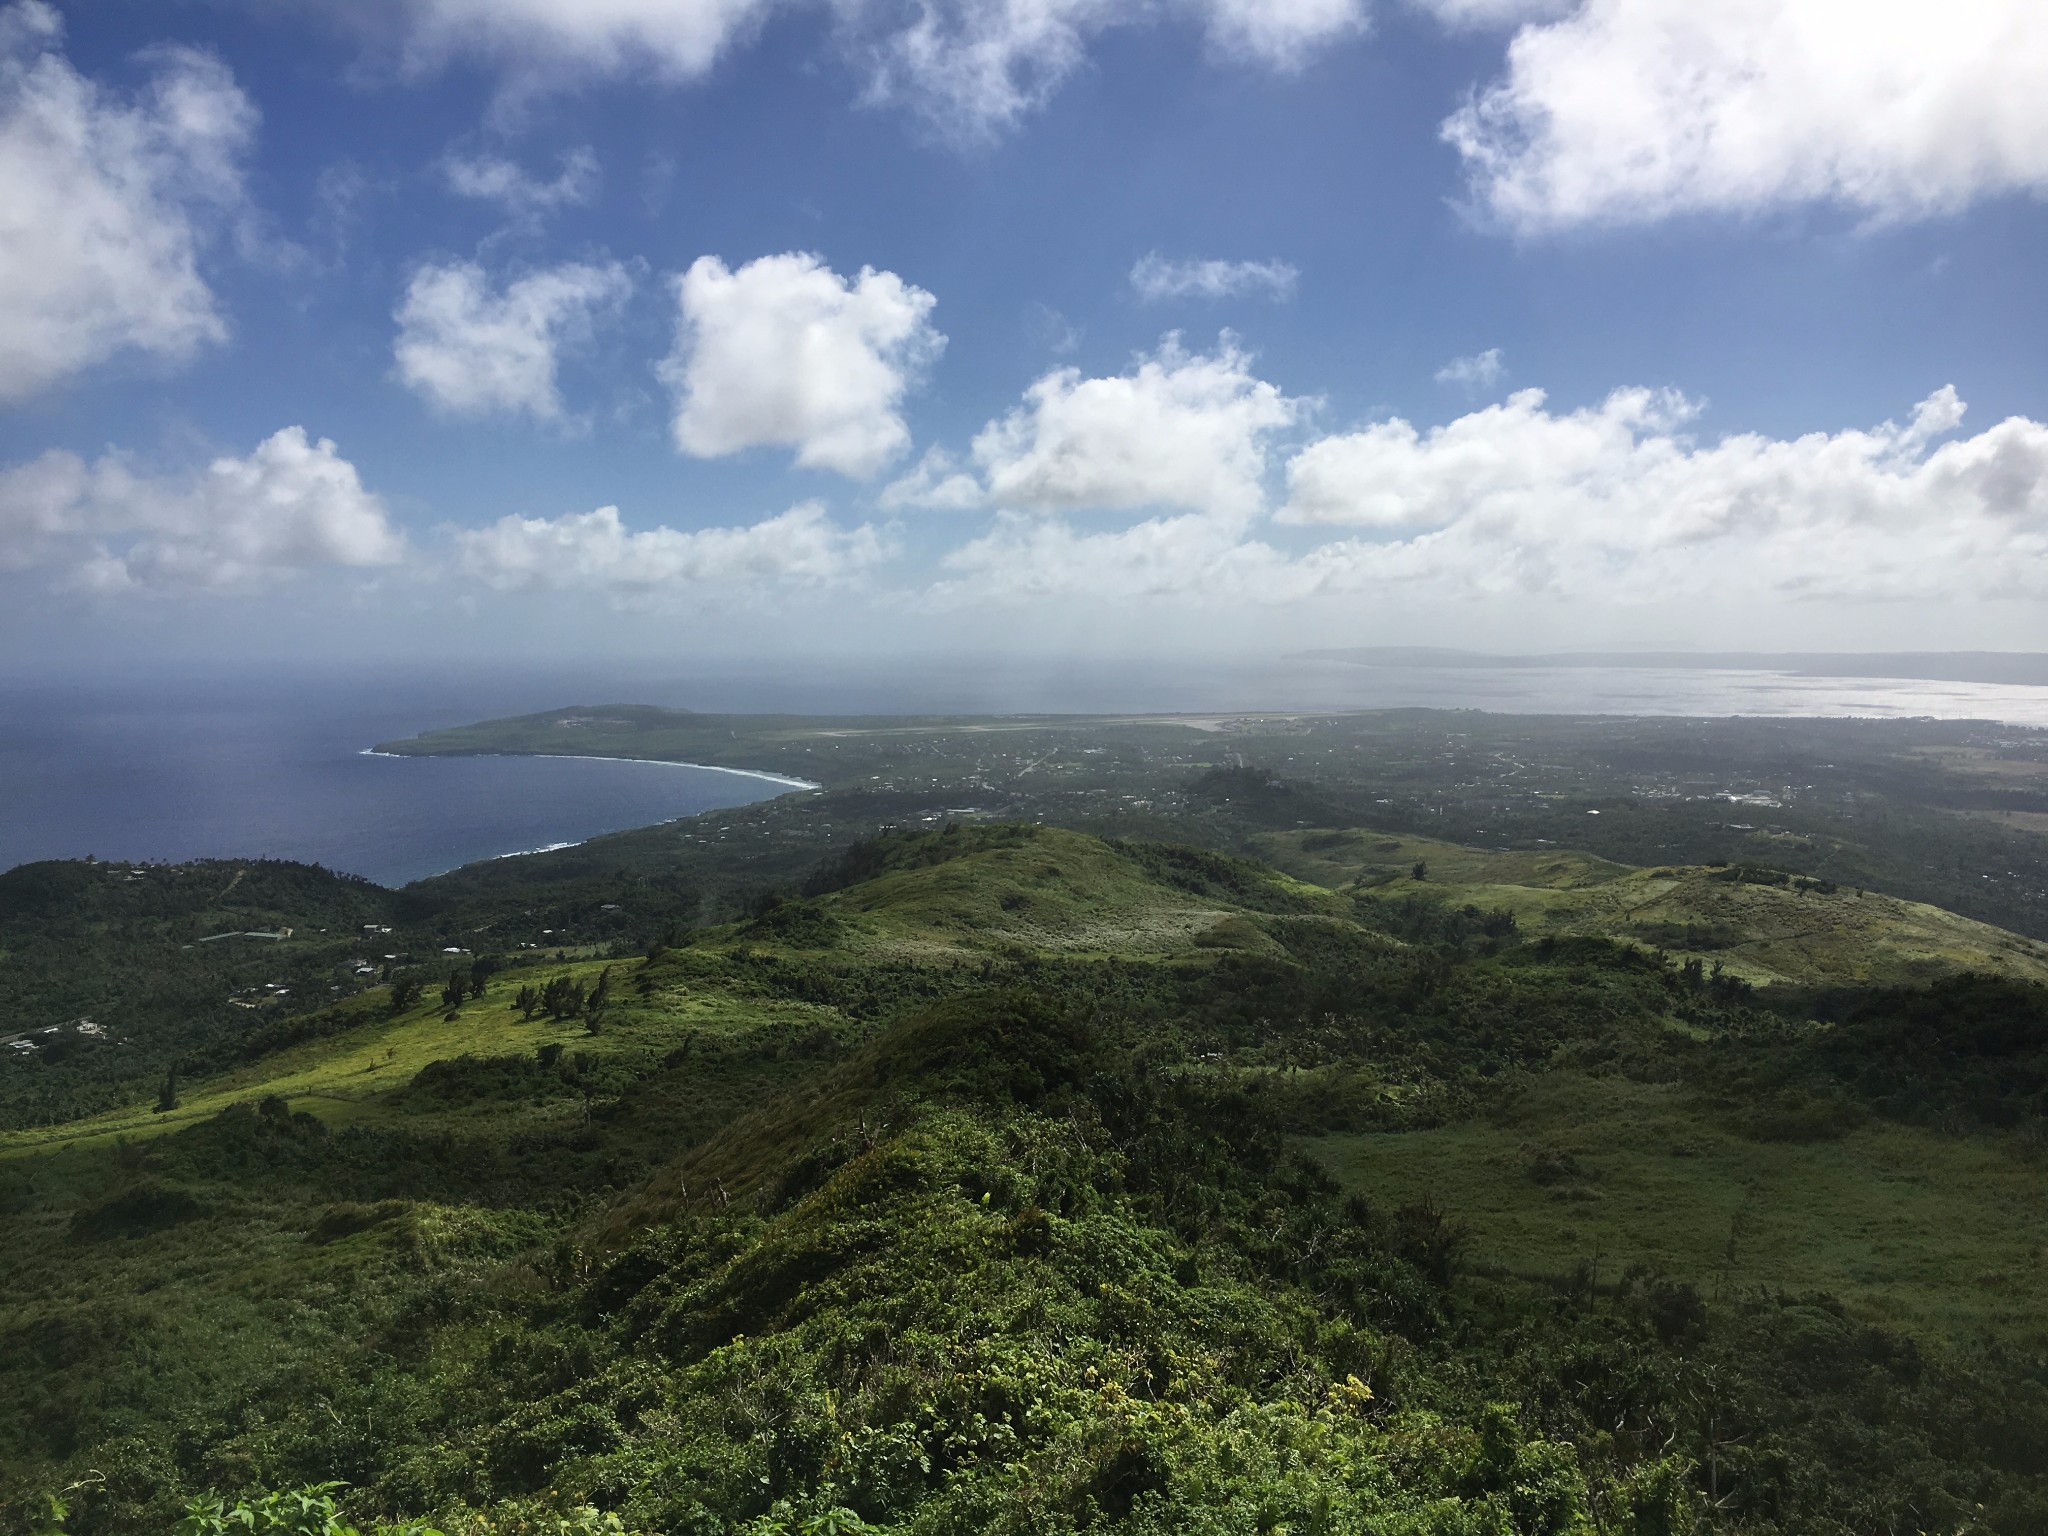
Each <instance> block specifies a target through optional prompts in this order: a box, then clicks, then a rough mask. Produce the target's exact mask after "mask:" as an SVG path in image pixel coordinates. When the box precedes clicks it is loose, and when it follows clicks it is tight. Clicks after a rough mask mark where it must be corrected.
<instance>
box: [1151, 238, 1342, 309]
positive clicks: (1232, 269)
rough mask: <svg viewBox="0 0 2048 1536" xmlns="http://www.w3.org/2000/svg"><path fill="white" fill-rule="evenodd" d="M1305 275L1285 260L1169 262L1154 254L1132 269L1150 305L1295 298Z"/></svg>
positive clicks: (1154, 252) (1155, 252)
mask: <svg viewBox="0 0 2048 1536" xmlns="http://www.w3.org/2000/svg"><path fill="white" fill-rule="evenodd" d="M1300 277H1301V273H1300V272H1299V271H1297V270H1296V269H1295V268H1294V267H1292V266H1290V265H1288V264H1287V263H1286V262H1284V261H1169V260H1168V259H1167V258H1166V257H1164V256H1162V255H1160V254H1159V253H1158V252H1157V251H1153V252H1151V253H1150V254H1148V255H1144V256H1140V257H1139V258H1138V260H1137V261H1136V263H1135V264H1133V266H1132V267H1131V287H1132V288H1133V289H1134V290H1136V292H1137V295H1138V297H1139V298H1141V299H1143V300H1144V301H1145V302H1146V303H1148V304H1157V303H1160V302H1162V301H1164V300H1167V299H1230V298H1236V297H1237V296H1238V295H1240V294H1263V295H1265V296H1266V297H1267V298H1270V299H1286V298H1292V297H1293V296H1294V285H1295V283H1296V281H1297V280H1299V278H1300Z"/></svg>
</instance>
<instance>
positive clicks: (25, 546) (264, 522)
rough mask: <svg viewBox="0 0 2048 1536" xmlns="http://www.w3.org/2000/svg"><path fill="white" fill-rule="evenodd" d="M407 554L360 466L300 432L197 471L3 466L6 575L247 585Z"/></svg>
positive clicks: (0, 561)
mask: <svg viewBox="0 0 2048 1536" xmlns="http://www.w3.org/2000/svg"><path fill="white" fill-rule="evenodd" d="M405 551H406V544H405V539H404V537H403V536H402V535H401V534H400V533H399V532H398V530H397V529H396V528H395V527H393V526H392V523H391V520H390V518H389V516H388V514H387V513H386V511H385V508H384V504H383V502H382V501H381V500H380V499H379V498H378V497H377V496H375V495H373V494H372V493H370V492H369V491H366V490H364V489H363V484H362V480H361V478H360V477H359V476H358V475H357V473H356V469H355V466H354V465H353V464H351V463H349V461H348V460H346V459H344V458H342V457H341V455H340V454H339V453H338V452H337V451H336V449H335V446H334V444H333V443H332V442H330V441H328V440H327V439H326V438H321V439H319V440H318V441H317V442H316V441H313V440H311V439H309V438H308V437H307V435H306V430H305V428H303V427H286V428H285V429H284V430H283V431H281V432H277V433H274V434H273V435H271V436H270V437H268V438H266V439H265V440H264V441H263V442H262V443H260V444H258V445H257V447H256V449H255V451H254V452H252V453H251V454H249V456H248V457H246V458H232V457H224V458H220V459H216V460H215V461H214V462H213V463H212V464H210V465H209V466H207V468H206V469H205V471H203V472H202V473H199V474H196V475H185V476H172V477H157V476H149V475H142V474H137V473H136V472H134V471H133V470H132V469H131V468H130V467H129V465H128V463H127V461H126V460H124V459H123V458H121V457H120V456H118V455H114V454H109V455H107V456H106V457H103V458H101V459H99V460H98V461H96V462H95V463H92V464H88V463H86V462H85V461H84V460H83V459H81V458H79V457H78V456H77V455H76V454H72V453H65V452H61V451H54V452H50V453H46V454H44V455H42V457H40V458H38V459H35V460H33V461H31V462H29V463H27V464H22V465H17V466H15V467H13V468H11V469H7V470H4V471H0V569H9V570H16V571H26V570H50V571H54V572H56V573H58V575H59V578H60V580H61V581H62V582H63V583H64V584H65V585H69V586H73V587H82V588H88V589H94V590H101V591H115V590H124V589H130V588H186V589H193V588H198V589H214V588H233V587H247V586H251V585H255V584H257V583H260V582H263V581H266V580H269V579H273V578H276V577H280V576H285V575H289V574H290V573H292V572H295V571H300V570H305V569H308V568H311V567H316V566H353V567H376V566H388V565H393V564H396V563H397V562H398V561H400V560H401V559H403V558H404V556H405Z"/></svg>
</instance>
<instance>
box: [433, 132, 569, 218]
mask: <svg viewBox="0 0 2048 1536" xmlns="http://www.w3.org/2000/svg"><path fill="white" fill-rule="evenodd" d="M441 172H442V174H443V175H444V176H446V177H447V178H448V187H449V190H450V191H452V192H454V193H455V194H456V195H457V196H458V197H468V198H474V199H476V200H477V201H479V202H491V203H497V204H499V205H500V206H501V207H503V208H504V209H505V211H506V212H507V213H510V214H513V215H514V216H516V217H519V218H533V217H536V216H538V215H540V214H544V213H552V212H554V211H555V210H556V209H557V208H567V207H574V206H576V205H579V204H582V203H587V202H589V201H590V200H591V199H592V198H593V197H595V196H596V195H597V184H598V180H599V169H598V163H597V156H596V155H595V154H594V153H593V152H592V151H591V150H589V149H588V148H583V149H572V150H570V151H569V152H568V153H567V154H565V155H563V156H562V161H561V168H560V169H559V170H558V171H556V172H555V174H554V175H553V176H552V177H550V178H547V179H543V178H541V177H539V176H535V175H533V174H532V173H531V172H529V171H528V170H527V169H526V168H525V167H524V166H522V165H520V164H519V162H518V161H516V160H507V159H505V158H504V157H503V156H502V155H450V156H449V157H448V158H447V159H446V160H444V161H442V162H441Z"/></svg>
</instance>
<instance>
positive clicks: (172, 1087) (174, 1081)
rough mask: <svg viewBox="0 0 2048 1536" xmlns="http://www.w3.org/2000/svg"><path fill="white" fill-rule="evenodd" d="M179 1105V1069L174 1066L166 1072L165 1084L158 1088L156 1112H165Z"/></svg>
mask: <svg viewBox="0 0 2048 1536" xmlns="http://www.w3.org/2000/svg"><path fill="white" fill-rule="evenodd" d="M177 1107H178V1069H177V1068H176V1067H175V1066H173V1067H172V1068H171V1069H170V1070H169V1071H168V1072H166V1073H164V1085H163V1087H161V1088H159V1089H158V1090H157V1094H156V1112H157V1113H158V1114H160V1115H161V1114H164V1113H166V1112H168V1111H170V1110H173V1109H176V1108H177Z"/></svg>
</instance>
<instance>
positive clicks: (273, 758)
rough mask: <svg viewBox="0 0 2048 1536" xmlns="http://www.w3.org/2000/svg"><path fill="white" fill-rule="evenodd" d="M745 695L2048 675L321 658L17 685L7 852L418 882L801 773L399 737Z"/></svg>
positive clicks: (1110, 694)
mask: <svg viewBox="0 0 2048 1536" xmlns="http://www.w3.org/2000/svg"><path fill="white" fill-rule="evenodd" d="M613 702H635V703H650V704H666V705H672V706H680V707H686V708H696V709H702V710H709V711H714V712H719V711H734V712H753V711H762V712H782V711H789V712H799V713H821V714H827V713H829V714H864V713H1038V712H1056V713H1065V712H1073V713H1122V712H1129V711H1168V710H1173V711H1188V712H1202V711H1218V710H1273V711H1283V710H1337V709H1373V708H1404V707H1429V708H1441V709H1482V710H1492V711H1500V712H1505V713H1515V714H1566V715H1576V714H1616V715H1860V716H1865V717H1883V718H1900V717H1909V716H1933V717H1936V718H1947V719H1983V720H1997V721H2003V722H2006V723H2008V724H2012V725H2020V726H2031V727H2048V687H2040V686H2027V685H2019V684H1997V683H1967V682H1942V681H1930V680H1927V679H1899V678H1858V677H1811V676H1802V675H1797V674H1791V673H1784V672H1766V671H1753V670H1743V669H1736V668H1727V669H1687V668H1670V669H1665V668H1652V667H1598V666H1559V667H1555V668H1547V667H1516V668H1487V667H1449V668H1447V667H1442V666H1414V667H1409V666H1398V665H1360V664H1358V663H1355V662H1350V661H1336V660H1330V659H1325V658H1300V657H1297V658H1281V659H1277V660H1270V661H1264V662H1256V663H1241V664H1239V663H1233V664H1225V665H1218V664H1214V663H1206V662H1205V663H1202V664H1200V665H1196V664H1188V665H1180V666H1176V665H1173V664H1168V663H1156V664H1150V665H1144V666H1136V667H1133V666H1114V667H1112V666H1105V665H1097V664H1092V663H1089V662H1085V661H1083V662H1066V663H1059V664H1049V663H1045V662H1040V661H1031V660H1026V659H1018V658H1010V659H996V660H989V659H980V660H974V659H967V660H953V661H935V662H929V663H922V664H917V665H903V664H897V665H890V666H886V667H884V666H879V665H873V664H869V665H861V664H853V663H848V664H842V665H837V666H835V665H831V664H824V665H802V666H798V665H794V664H792V665H787V666H777V665H774V664H768V663H752V664H749V663H734V664H722V665H718V666H716V667H710V666H700V667H698V668H693V669H691V670H689V671H687V672H681V673H670V674H667V675H657V674H653V673H647V672H641V673H637V674H635V673H628V672H623V671H617V670H613V671H604V672H599V671H596V670H592V671H587V672H566V671H565V672H558V673H549V674H539V673H522V674H517V675H483V676H479V675H475V674H471V675H460V676H458V675H453V674H450V675H438V676H431V675H424V674H421V675H404V676H394V675H389V674H383V675H363V674H347V675H343V674H338V673H318V674H314V673H308V674H303V675H295V676H277V675H271V674H259V675H250V676H241V677H222V676H214V677H207V678H189V677H188V678H177V677H169V678H165V677H159V678H152V679H146V680H127V681H89V682H69V683H65V684H62V685H58V684H51V683H32V682H14V683H0V869H5V868H11V867H12V866H14V865H16V864H20V863H24V862H27V861H29V860H32V859H51V858H78V857H83V856H84V855H86V854H89V853H90V854H95V855H97V856H99V857H100V858H103V859H151V860H182V859H192V858H202V857H223V858H257V857H271V858H284V859H298V860H304V861H307V862H312V863H319V864H324V865H326V866H327V867H328V868H330V869H338V870H345V871H348V872H350V873H353V874H359V875H364V876H367V877H368V878H370V879H372V880H375V881H378V882H379V883H380V884H386V885H397V884H403V883H404V882H406V881H409V880H416V879H419V878H421V877H423V876H426V875H431V874H436V873H439V872H440V871H443V870H447V869H452V868H455V867H456V866H458V865H461V864H466V863H470V862H472V861H475V860H478V859H487V858H494V857H498V856H502V855H506V854H513V853H520V852H525V851H528V850H532V849H538V848H545V847H554V846H559V845H563V844H569V843H575V842H580V841H582V840H584V839H586V838H590V837H595V836H598V835H600V834H602V833H605V832H613V831H621V830H624V829H626V828H629V827H639V826H648V825H651V824H653V823H655V822H660V821H667V820H670V819H673V818H676V817H680V816H689V815H694V814H696V813H698V812H702V811H708V810H714V809H719V808H723V807H729V806H737V805H746V804H750V803H753V802H755V801H758V800H762V799H765V798H768V797H770V796H773V795H778V794H783V793H787V792H788V789H787V786H785V785H781V784H777V783H772V782H768V781H765V780H761V779H755V778H749V777H745V776H742V775H738V774H732V773H723V772H719V771H717V770H712V769H701V768H689V767H681V766H675V765H670V764H654V763H623V762H605V761H594V760H583V761H578V760H574V759H564V758H390V757H377V756H368V755H365V749H367V748H369V747H370V746H372V745H374V744H375V743H377V742H380V741H389V740H393V739H396V738H399V737H404V736H411V735H414V734H416V733H417V732H420V731H424V730H430V729H434V728H437V727H440V726H446V725H457V724H462V723H464V722H467V721H472V720H480V719H486V718H490V717H493V716H498V715H506V714H516V713H523V712H527V711H532V710H540V709H548V708H553V707H557V706H560V705H566V704H597V703H613Z"/></svg>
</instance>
